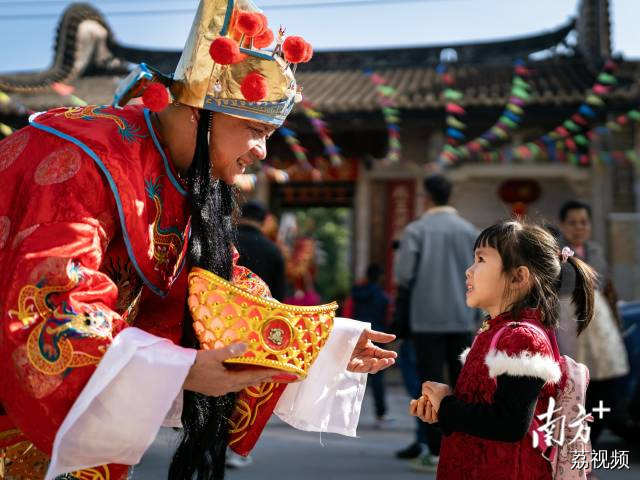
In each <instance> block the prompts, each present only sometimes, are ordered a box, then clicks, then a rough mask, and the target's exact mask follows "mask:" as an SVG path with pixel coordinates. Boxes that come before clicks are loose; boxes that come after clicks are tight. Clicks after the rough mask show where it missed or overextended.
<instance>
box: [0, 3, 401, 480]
mask: <svg viewBox="0 0 640 480" xmlns="http://www.w3.org/2000/svg"><path fill="white" fill-rule="evenodd" d="M281 33H282V32H279V34H278V38H277V42H276V43H277V44H276V47H275V50H274V51H273V52H271V51H266V50H262V48H264V47H268V46H269V45H271V43H272V42H273V40H274V38H273V37H274V35H273V33H272V32H271V31H270V30H269V29H268V27H267V25H266V18H265V17H264V16H263V15H262V14H259V13H258V12H257V9H256V8H255V6H254V5H253V4H252V3H251V2H250V1H248V0H240V1H233V0H202V1H201V3H200V6H199V8H198V12H197V16H196V19H195V21H194V24H193V27H192V30H191V32H190V35H189V38H188V40H187V43H186V46H185V50H184V52H183V56H182V58H181V60H180V63H179V65H178V67H177V70H176V72H175V74H174V76H173V77H172V78H166V77H163V76H162V75H160V74H159V73H158V72H155V71H153V70H151V69H148V68H146V67H145V66H144V65H142V66H141V67H140V68H139V69H137V70H136V71H134V72H133V74H132V75H131V77H130V78H129V79H128V80H127V83H126V84H125V85H124V87H123V88H122V89H119V90H118V92H117V93H116V101H115V103H116V105H115V106H114V107H105V106H88V107H84V108H59V109H54V110H51V111H49V112H45V113H42V114H38V115H36V116H34V117H32V119H31V122H30V126H28V127H26V128H24V129H22V130H20V131H18V132H16V133H15V134H13V135H12V136H10V137H9V138H8V139H6V140H4V141H3V142H1V143H0V182H1V184H2V186H3V189H2V192H0V269H1V271H2V272H3V274H2V276H1V277H0V287H1V291H2V294H1V295H0V308H1V311H0V314H1V315H2V320H1V323H0V365H1V368H2V382H0V478H3V477H4V478H6V479H12V480H13V479H21V480H22V479H29V480H34V479H41V478H46V479H47V480H49V479H54V478H65V479H93V480H98V479H105V480H106V479H109V480H120V479H123V478H125V477H126V475H127V471H128V466H129V465H133V464H135V463H137V462H138V461H139V460H140V457H141V456H142V454H143V453H144V451H145V450H146V449H147V448H148V446H149V445H150V443H151V442H152V441H153V439H154V437H155V435H156V433H157V431H158V429H159V428H160V426H161V425H162V424H165V425H174V426H175V425H178V424H181V425H182V426H183V429H184V436H183V438H182V441H181V443H180V445H179V446H178V448H177V450H176V453H175V456H174V458H173V460H172V463H171V467H170V471H169V478H170V479H176V480H177V479H179V480H186V479H189V480H191V479H192V478H194V475H196V476H197V477H196V478H198V479H205V478H206V479H210V478H222V477H223V475H224V454H225V450H226V447H227V444H230V445H231V446H232V448H234V450H236V451H238V452H240V453H244V454H247V453H248V452H249V450H250V449H251V447H252V446H253V445H254V444H255V442H256V441H257V438H258V436H259V434H260V431H261V430H262V428H263V427H264V425H265V423H266V421H267V420H268V418H269V416H270V415H271V413H272V412H273V411H274V409H275V412H276V413H277V414H278V415H279V416H280V417H281V418H283V419H284V420H285V421H287V422H288V423H290V424H292V425H294V426H296V427H298V428H302V429H306V430H320V431H333V432H339V433H343V434H347V435H354V434H355V425H356V424H357V420H358V414H359V409H360V403H361V401H362V395H363V394H364V384H365V382H366V375H365V374H366V373H371V372H376V371H378V370H380V369H382V368H386V367H387V366H389V365H391V364H392V363H393V361H394V360H393V359H394V357H395V354H394V353H392V352H387V351H385V350H382V349H380V348H379V347H376V346H374V345H373V343H372V340H373V341H377V342H388V341H391V340H392V339H393V336H390V335H386V334H382V333H378V332H373V331H370V330H368V329H367V328H366V324H363V323H360V322H355V321H349V320H346V319H336V321H335V323H334V326H333V330H332V331H331V334H330V335H329V339H328V341H327V343H326V345H325V346H324V348H323V350H322V351H321V352H320V355H319V357H318V359H317V362H316V364H315V365H314V367H318V368H312V369H311V371H310V372H309V376H308V377H307V379H306V380H305V381H303V382H298V383H291V384H288V383H287V382H291V381H294V380H296V377H295V375H293V376H292V375H287V374H283V373H282V372H281V371H279V370H273V369H249V370H242V371H234V370H229V369H228V368H226V367H225V366H224V365H223V363H222V362H223V361H224V360H226V359H228V358H231V357H236V356H239V355H241V354H243V353H244V351H245V350H246V349H247V345H246V344H241V343H231V342H227V344H226V345H225V346H223V347H221V348H217V349H212V350H202V349H200V348H199V347H200V344H199V341H198V339H197V337H196V335H195V333H194V328H193V320H192V318H191V316H190V312H189V310H188V308H187V307H186V297H187V273H188V271H189V269H190V268H191V267H196V266H197V267H201V268H204V269H207V270H209V271H212V272H214V273H216V274H217V275H219V276H220V277H223V278H225V279H227V280H230V281H232V282H233V283H234V284H236V285H239V286H241V287H242V288H243V289H245V290H248V291H250V292H252V293H254V294H255V295H262V296H268V295H269V292H268V288H267V287H266V285H265V284H264V283H263V282H262V281H261V280H260V279H259V278H257V277H256V276H255V275H253V274H252V273H251V272H249V271H248V270H246V269H244V268H243V267H239V266H237V265H236V259H237V254H236V253H235V250H234V248H233V241H232V240H233V225H232V217H233V213H234V196H233V189H232V187H231V186H230V185H231V184H232V183H233V180H234V177H235V176H236V175H238V174H240V173H242V172H243V171H244V169H245V168H246V167H247V166H249V165H250V164H251V163H253V162H255V161H257V160H262V159H264V158H265V156H266V145H265V144H266V139H267V138H268V136H269V135H270V134H271V133H272V132H273V130H274V129H275V128H276V127H278V126H279V125H281V124H282V122H283V121H284V119H285V117H286V115H287V114H288V113H289V112H290V111H291V109H292V107H293V105H294V103H295V101H296V99H298V100H299V97H300V92H299V91H298V89H297V85H296V83H295V79H294V77H293V70H295V64H296V63H299V62H302V61H305V60H306V59H308V58H310V56H311V47H310V46H309V45H308V44H307V43H306V42H304V40H302V39H301V38H300V37H288V38H287V39H283V35H282V34H281ZM292 65H293V68H292ZM167 88H168V90H169V91H170V94H171V96H172V97H173V102H172V103H171V104H170V105H168V106H167V104H168V102H169V100H170V96H169V93H168V91H167ZM140 95H142V98H143V100H144V103H145V105H146V106H148V107H149V108H148V109H147V108H143V107H142V106H126V107H123V108H120V106H122V105H124V104H125V103H126V102H127V101H128V100H129V99H131V98H133V97H136V96H140ZM165 107H166V108H165ZM150 109H151V110H152V111H153V112H152V111H150ZM156 112H157V113H156ZM235 392H239V393H238V394H237V397H236V394H235ZM265 392H269V394H268V395H266V393H265ZM354 392H355V393H354ZM239 405H243V406H244V407H246V408H247V409H248V410H249V411H248V412H241V411H239V410H238V408H237V407H238V406H239ZM246 418H250V419H251V422H244V421H241V420H243V419H246ZM230 425H231V426H232V428H230Z"/></svg>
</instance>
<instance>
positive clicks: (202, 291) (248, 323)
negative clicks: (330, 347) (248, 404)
mask: <svg viewBox="0 0 640 480" xmlns="http://www.w3.org/2000/svg"><path fill="white" fill-rule="evenodd" d="M188 303H189V309H190V311H191V315H192V317H193V319H194V330H195V332H196V335H197V336H198V339H199V340H200V344H201V345H202V347H203V348H207V349H214V348H222V347H224V346H227V345H229V344H231V343H233V342H237V341H243V342H246V343H247V345H248V350H247V352H246V353H245V354H244V355H242V356H240V357H235V358H231V359H228V360H225V363H227V364H241V365H256V366H261V367H267V368H274V369H278V370H282V371H285V372H289V373H295V374H296V375H299V376H301V377H306V375H307V374H308V372H309V369H310V368H311V365H313V362H314V361H315V359H316V358H317V356H318V354H319V353H320V349H321V348H322V347H323V346H324V344H325V343H326V341H327V338H328V337H329V333H330V332H331V328H332V327H333V318H334V316H335V311H336V309H337V308H338V304H337V303H336V302H332V303H329V304H326V305H317V306H298V305H287V304H284V303H280V302H278V301H276V300H273V299H269V298H263V297H260V296H258V295H254V294H252V293H249V292H247V291H245V290H243V289H242V288H239V287H237V286H236V285H234V284H232V283H231V282H228V281H226V280H224V279H223V278H220V277H219V276H217V275H215V274H213V273H211V272H209V271H207V270H204V269H201V268H194V269H193V270H192V271H191V272H190V273H189V300H188Z"/></svg>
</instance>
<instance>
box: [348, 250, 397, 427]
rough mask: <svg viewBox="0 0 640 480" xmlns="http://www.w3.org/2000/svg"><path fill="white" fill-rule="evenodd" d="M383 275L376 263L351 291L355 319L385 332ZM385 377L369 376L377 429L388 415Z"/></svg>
mask: <svg viewBox="0 0 640 480" xmlns="http://www.w3.org/2000/svg"><path fill="white" fill-rule="evenodd" d="M382 273H383V272H382V268H380V266H379V265H377V264H375V263H372V264H371V265H369V267H368V268H367V279H366V282H365V283H362V284H360V285H356V286H354V287H353V288H352V289H351V298H352V300H353V316H354V318H357V319H358V320H360V321H362V322H369V323H371V328H373V329H374V330H378V331H381V332H384V331H386V330H387V325H386V317H387V311H388V306H389V297H388V296H387V294H386V293H385V292H384V290H383V289H382V287H381V286H380V283H379V282H380V277H381V276H382ZM383 375H384V372H382V371H380V372H378V373H375V374H373V375H369V381H370V385H371V388H372V390H373V400H374V403H375V408H376V419H377V422H376V426H377V427H381V426H382V425H383V424H384V422H385V420H386V417H385V415H386V413H387V404H386V400H385V391H384V376H383Z"/></svg>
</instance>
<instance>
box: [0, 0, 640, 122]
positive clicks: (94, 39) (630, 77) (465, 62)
mask: <svg viewBox="0 0 640 480" xmlns="http://www.w3.org/2000/svg"><path fill="white" fill-rule="evenodd" d="M82 22H92V25H91V26H92V29H83V30H82V31H81V29H79V26H80V24H81V23H82ZM573 25H574V24H573V22H571V23H569V24H567V25H565V26H562V27H560V28H557V29H555V30H553V31H550V32H546V33H541V34H537V35H529V36H524V37H520V38H516V39H511V40H505V41H497V42H480V43H469V44H459V45H440V46H427V47H415V48H396V49H383V50H365V51H342V52H318V53H317V54H316V55H315V56H314V58H313V60H312V61H311V62H310V63H308V64H304V65H302V66H301V67H300V68H299V71H298V74H297V78H298V80H299V83H300V84H301V85H302V86H303V88H304V94H305V97H306V98H308V99H309V100H311V101H312V102H313V104H314V107H315V108H316V109H318V110H320V111H322V112H325V113H347V112H371V111H375V110H377V109H378V108H379V107H378V104H377V100H376V94H375V90H374V88H373V85H372V84H371V82H370V80H369V78H367V77H366V76H365V75H364V73H363V72H364V71H365V70H368V69H371V70H375V71H376V72H377V73H379V74H381V75H382V76H384V77H385V78H386V79H387V81H388V84H389V85H390V86H393V87H394V88H395V89H396V90H397V96H396V101H397V104H398V107H399V108H402V109H407V110H430V109H434V110H435V109H441V108H442V107H443V106H444V101H443V98H442V95H441V91H442V85H441V84H440V82H439V79H438V74H437V73H436V71H435V67H436V65H437V63H438V62H439V60H440V53H441V52H442V50H443V49H445V48H455V50H456V54H457V56H458V61H457V62H456V63H452V64H450V69H449V72H450V73H452V74H453V75H454V76H455V77H456V88H457V89H459V90H461V91H462V92H463V93H464V98H463V100H462V101H461V102H460V103H461V104H462V105H463V106H465V107H490V108H499V107H501V106H502V105H504V104H505V103H506V101H507V99H508V97H509V91H510V87H511V80H512V66H511V65H512V62H513V60H514V59H516V58H519V57H526V56H527V55H528V54H530V53H531V52H534V51H540V50H543V49H548V48H551V47H553V46H554V45H557V44H558V43H561V42H563V41H564V39H565V37H566V36H567V34H568V33H569V32H570V31H571V30H572V28H573ZM87 31H90V32H92V33H91V34H87V33H86V32H87ZM87 51H92V52H97V53H96V54H93V55H86V54H85V55H83V52H85V53H86V52H87ZM179 57H180V52H178V51H152V50H147V49H142V48H135V47H127V46H123V45H120V44H118V43H117V42H116V41H115V38H114V35H113V33H112V32H111V30H110V28H109V26H108V24H107V23H106V21H105V20H104V18H103V17H102V15H101V14H100V12H98V11H97V10H95V9H93V8H92V7H91V6H90V5H86V4H79V5H74V6H72V7H70V8H69V9H68V10H67V11H66V12H65V13H64V15H63V17H62V19H61V22H60V25H59V27H58V34H57V39H56V55H55V58H54V61H53V63H52V67H51V68H49V69H48V70H45V71H41V72H35V73H23V74H13V75H0V90H3V91H5V92H7V93H9V95H10V96H11V97H12V98H13V99H14V100H15V103H9V104H4V105H3V104H0V114H3V115H23V113H21V111H20V109H19V107H18V106H17V105H18V104H23V105H26V106H27V107H29V108H31V109H33V110H43V109H48V108H51V107H54V106H57V105H59V104H60V103H61V101H63V99H61V98H60V97H59V96H58V95H57V94H55V93H53V91H52V90H51V88H50V86H51V84H52V83H53V82H66V83H69V84H72V85H74V86H75V87H76V92H75V94H76V95H77V96H78V97H80V98H83V99H85V100H86V101H87V102H89V103H96V104H104V103H109V102H110V101H111V97H112V94H113V92H114V90H115V87H116V85H117V83H118V81H119V79H120V78H122V77H123V76H124V74H125V73H126V71H127V69H126V66H127V65H128V64H130V63H139V62H141V61H146V62H147V63H149V64H150V65H154V66H155V67H157V68H159V69H160V70H161V71H164V72H171V71H172V70H173V68H174V67H175V64H176V63H177V62H178V59H179ZM528 66H529V67H530V68H532V69H533V70H534V74H533V76H532V77H531V79H530V82H531V84H532V86H533V94H532V98H531V102H530V103H531V104H533V105H539V106H570V105H574V104H577V103H579V102H580V101H582V99H583V98H584V95H585V93H586V91H587V89H588V88H589V87H590V86H591V85H592V84H593V82H594V79H595V77H596V75H597V71H596V70H595V69H594V68H592V67H591V66H589V64H588V63H587V62H585V61H584V60H583V58H582V57H581V56H580V55H579V54H572V55H570V56H561V55H557V56H553V57H551V58H549V59H547V60H542V61H538V62H530V63H529V64H528ZM618 76H619V78H620V85H619V86H618V88H617V89H616V90H615V91H614V92H613V93H612V95H611V99H612V101H613V102H618V103H621V104H628V103H637V101H638V100H639V99H640V83H639V82H640V62H623V63H622V64H621V69H620V72H619V73H618Z"/></svg>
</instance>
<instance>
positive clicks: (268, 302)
mask: <svg viewBox="0 0 640 480" xmlns="http://www.w3.org/2000/svg"><path fill="white" fill-rule="evenodd" d="M192 276H200V277H204V278H205V279H207V280H208V281H210V282H212V283H213V284H215V285H218V286H223V287H225V289H227V290H228V291H230V292H232V293H235V294H237V295H240V296H242V297H245V298H247V299H248V300H252V301H254V302H256V303H259V304H261V305H262V306H264V307H270V308H274V309H275V308H277V309H279V310H285V311H287V312H291V313H295V314H305V313H306V314H314V313H328V312H329V311H334V312H335V311H336V310H337V309H338V304H337V303H336V302H331V303H326V304H324V305H313V306H299V305H288V304H286V303H281V302H278V301H277V300H273V299H269V298H264V297H259V296H257V295H253V294H251V293H249V292H247V291H245V290H242V289H241V288H238V287H236V286H235V285H234V284H233V283H231V282H229V281H227V280H225V279H224V278H221V277H219V276H217V275H216V274H215V273H211V272H210V271H209V270H205V269H203V268H198V267H193V268H192V269H191V272H190V273H189V279H191V277H192Z"/></svg>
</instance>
